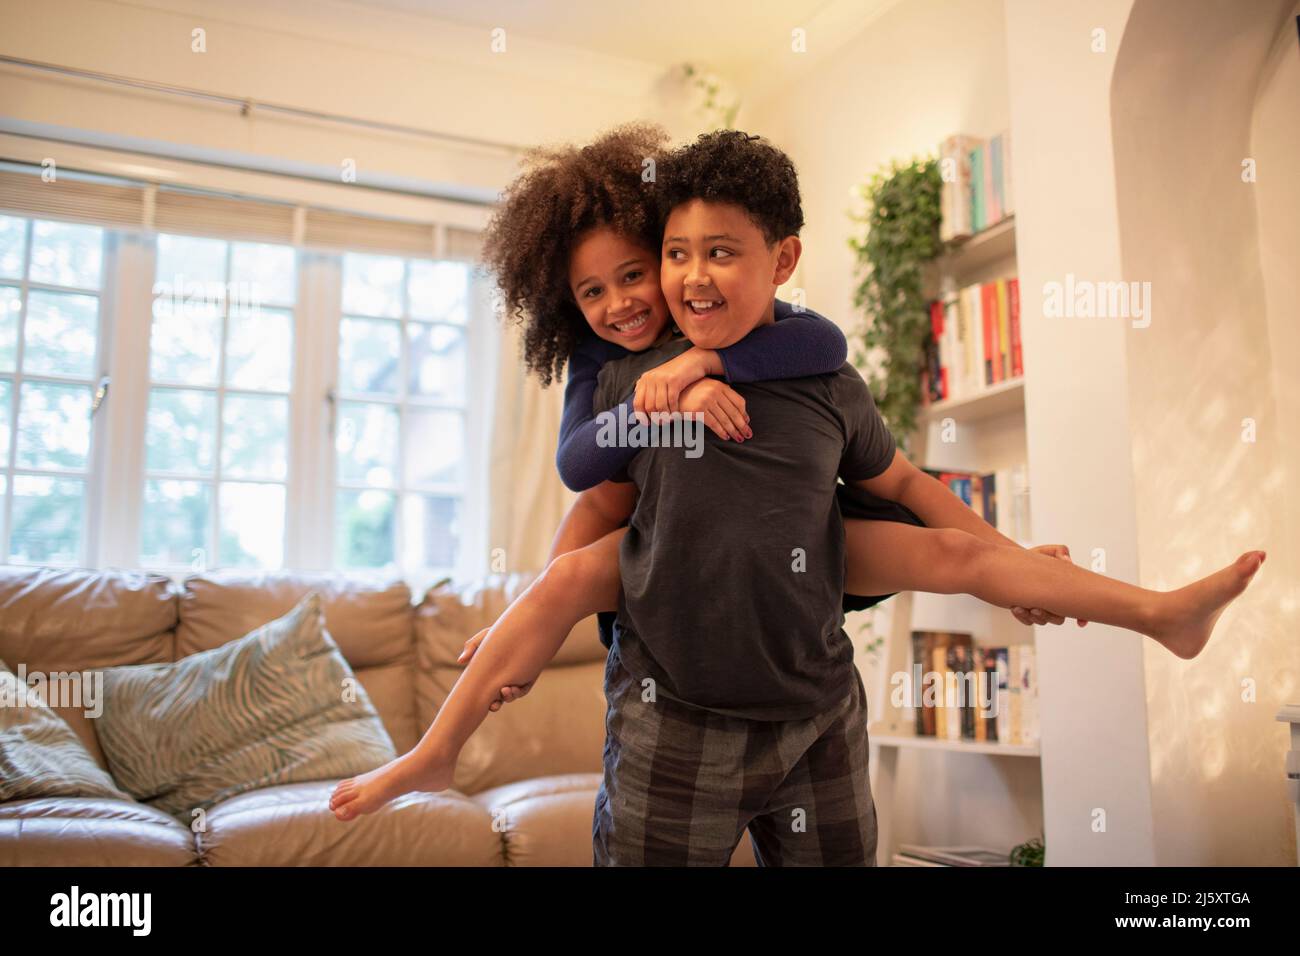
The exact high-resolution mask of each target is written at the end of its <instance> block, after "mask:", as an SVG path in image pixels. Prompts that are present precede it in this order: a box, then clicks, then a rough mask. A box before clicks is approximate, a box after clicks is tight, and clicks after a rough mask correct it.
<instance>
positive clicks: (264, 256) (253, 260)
mask: <svg viewBox="0 0 1300 956" xmlns="http://www.w3.org/2000/svg"><path fill="white" fill-rule="evenodd" d="M230 281H231V283H232V284H233V287H234V297H235V298H236V300H237V301H238V302H240V303H243V304H244V305H245V306H249V305H291V304H293V302H294V301H296V299H297V295H296V291H297V285H298V282H297V273H296V271H295V270H294V261H293V247H292V246H272V245H266V244H265V243H257V242H236V243H234V244H233V245H232V246H231V247H230Z"/></svg>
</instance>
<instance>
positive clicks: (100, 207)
mask: <svg viewBox="0 0 1300 956" xmlns="http://www.w3.org/2000/svg"><path fill="white" fill-rule="evenodd" d="M0 213H12V214H18V215H23V216H30V217H34V218H39V219H59V220H65V221H70V222H81V223H88V224H91V225H97V226H106V227H110V228H127V229H143V230H151V231H158V232H169V233H178V234H182V235H197V236H216V237H220V238H223V239H235V240H244V241H255V242H274V243H283V244H286V245H299V246H303V247H308V248H320V249H329V250H335V251H338V250H344V249H349V250H356V251H361V252H374V253H381V254H389V255H403V256H422V257H429V258H446V259H459V260H471V261H472V260H476V259H477V258H478V255H479V252H480V250H481V248H482V238H481V235H480V233H478V232H477V231H475V230H473V229H465V228H462V227H458V226H446V227H441V226H439V224H437V223H432V222H419V221H414V220H406V219H391V218H381V217H377V216H367V215H362V214H359V213H353V212H347V211H345V210H338V209H324V208H317V207H313V206H296V205H294V204H292V203H285V202H276V201H273V200H267V199H262V198H258V197H251V196H236V195H229V194H224V193H217V192H209V191H205V190H199V189H189V188H177V187H173V186H166V185H154V184H151V183H147V182H139V181H134V180H127V179H114V178H109V177H105V176H96V175H92V174H86V173H79V172H76V171H72V170H63V169H59V170H58V171H57V174H56V178H55V181H53V182H45V181H43V180H42V178H41V170H40V168H39V167H34V166H28V165H23V164H17V163H4V164H0Z"/></svg>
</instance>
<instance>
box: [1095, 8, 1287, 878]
mask: <svg viewBox="0 0 1300 956" xmlns="http://www.w3.org/2000/svg"><path fill="white" fill-rule="evenodd" d="M1293 6H1294V0H1273V2H1257V3H1254V4H1252V5H1251V9H1250V15H1249V16H1244V15H1243V13H1242V9H1241V8H1240V7H1238V6H1235V5H1232V4H1225V3H1222V2H1220V0H1189V2H1187V3H1184V4H1181V5H1180V6H1179V7H1178V8H1177V9H1176V10H1175V9H1173V8H1170V7H1169V6H1168V5H1166V4H1161V3H1158V2H1151V0H1137V2H1136V3H1135V4H1134V6H1133V14H1132V16H1131V18H1130V20H1129V24H1128V29H1127V31H1126V32H1125V35H1124V41H1123V47H1122V48H1121V50H1120V56H1119V63H1118V65H1117V67H1116V70H1115V77H1114V87H1113V90H1112V97H1111V100H1112V104H1113V117H1114V128H1115V162H1116V169H1117V173H1118V175H1117V179H1116V184H1117V189H1118V198H1119V210H1120V240H1121V241H1120V244H1121V248H1122V256H1123V273H1124V275H1123V278H1124V279H1126V280H1128V281H1142V282H1149V283H1150V284H1151V289H1152V300H1151V301H1152V308H1151V312H1150V325H1149V326H1147V327H1145V328H1132V327H1130V328H1129V330H1128V332H1127V338H1128V342H1127V352H1128V359H1129V361H1128V394H1129V402H1130V416H1131V423H1132V429H1133V434H1132V445H1133V453H1132V454H1133V463H1134V473H1135V475H1136V482H1135V492H1136V494H1135V500H1136V503H1137V513H1138V538H1137V544H1138V553H1139V554H1140V556H1141V562H1140V566H1141V575H1140V581H1139V583H1141V584H1143V585H1144V586H1147V587H1152V588H1156V589H1159V590H1168V589H1170V588H1175V587H1179V586H1181V585H1183V584H1185V583H1187V582H1188V581H1190V580H1194V579H1195V578H1198V577H1201V576H1203V575H1205V574H1208V573H1209V572H1211V571H1212V570H1214V569H1216V568H1218V567H1221V566H1223V565H1225V564H1228V563H1229V562H1231V561H1232V560H1233V559H1235V558H1236V557H1237V556H1238V555H1239V554H1241V553H1242V552H1243V551H1247V550H1250V549H1253V548H1263V549H1265V550H1267V551H1268V561H1267V563H1266V564H1265V565H1264V568H1263V570H1262V571H1261V572H1260V574H1259V575H1258V577H1257V578H1256V580H1255V581H1254V583H1252V585H1251V587H1250V590H1248V591H1247V592H1246V594H1245V595H1243V596H1242V598H1240V599H1239V600H1238V601H1237V602H1235V603H1234V604H1233V605H1232V606H1231V607H1229V608H1228V609H1227V610H1226V611H1225V612H1224V614H1223V616H1222V617H1221V618H1220V620H1219V623H1218V626H1217V628H1216V630H1215V635H1214V638H1213V640H1212V641H1211V642H1210V644H1209V646H1208V647H1207V648H1206V649H1205V651H1204V652H1203V653H1202V654H1201V656H1199V657H1198V658H1197V659H1196V660H1195V661H1191V662H1186V661H1181V660H1178V659H1177V658H1174V657H1173V656H1172V655H1170V654H1168V653H1166V652H1165V651H1164V650H1163V649H1161V648H1159V647H1158V646H1156V645H1155V644H1154V643H1152V642H1148V646H1147V648H1146V653H1145V656H1146V685H1147V711H1148V721H1149V740H1150V751H1151V778H1152V811H1153V814H1154V828H1155V839H1156V859H1157V862H1158V863H1159V864H1161V865H1175V866H1190V865H1202V866H1203V865H1207V864H1209V865H1261V864H1262V865H1274V866H1278V865H1290V864H1293V863H1294V862H1295V841H1294V834H1293V832H1292V829H1293V826H1294V822H1293V814H1292V810H1291V805H1290V803H1289V802H1288V800H1287V796H1286V788H1285V779H1284V773H1283V766H1284V763H1283V761H1284V754H1285V751H1286V749H1287V732H1286V729H1285V726H1284V725H1280V724H1278V723H1277V721H1276V720H1275V715H1276V713H1277V711H1278V709H1279V708H1280V707H1281V706H1282V705H1283V704H1286V703H1288V702H1289V701H1291V700H1294V699H1295V694H1296V690H1297V686H1296V683H1297V663H1300V660H1298V659H1297V654H1296V638H1295V628H1296V624H1297V610H1298V609H1297V606H1296V603H1295V600H1296V581H1297V579H1298V578H1300V562H1298V558H1300V555H1298V554H1297V551H1296V542H1297V540H1300V524H1297V521H1296V517H1297V512H1296V502H1295V488H1296V482H1297V479H1300V471H1297V468H1296V464H1297V457H1296V456H1297V454H1298V453H1300V449H1297V448H1296V443H1295V435H1296V417H1297V414H1300V404H1298V403H1297V400H1296V399H1297V392H1296V388H1295V382H1294V378H1295V359H1296V357H1297V356H1300V346H1298V342H1300V340H1298V339H1297V330H1296V308H1295V301H1296V300H1295V294H1296V291H1297V283H1296V274H1295V263H1296V262H1297V261H1300V241H1297V240H1298V238H1300V234H1298V233H1297V225H1296V223H1297V221H1300V192H1297V188H1296V183H1295V180H1296V173H1297V172H1298V171H1300V150H1298V149H1297V146H1298V145H1300V143H1298V138H1297V125H1300V124H1298V123H1297V117H1298V116H1300V83H1298V82H1297V81H1298V80H1300V51H1298V50H1297V45H1296V31H1295V21H1294V15H1293V14H1292V13H1291V12H1290V11H1291V8H1292V7H1293ZM1270 51H1272V52H1271V54H1270ZM1207 64H1212V66H1211V67H1210V68H1207ZM1188 103H1195V104H1196V108H1195V109H1186V108H1184V107H1185V104H1188ZM1248 158H1252V159H1254V160H1255V162H1256V170H1257V172H1258V177H1259V178H1258V181H1257V182H1255V183H1251V182H1244V181H1243V178H1242V173H1243V169H1242V163H1243V160H1245V159H1248ZM1265 263H1267V265H1268V272H1267V273H1266V272H1265V271H1264V270H1263V268H1262V266H1263V265H1264V264H1265ZM1269 279H1271V283H1272V285H1271V288H1268V287H1266V280H1269ZM1266 293H1267V294H1266ZM1247 420H1249V421H1250V422H1253V429H1254V433H1253V435H1252V434H1251V433H1250V432H1248V431H1247V430H1246V428H1247V426H1246V425H1245V422H1246V421H1247ZM1251 685H1253V690H1252V687H1251Z"/></svg>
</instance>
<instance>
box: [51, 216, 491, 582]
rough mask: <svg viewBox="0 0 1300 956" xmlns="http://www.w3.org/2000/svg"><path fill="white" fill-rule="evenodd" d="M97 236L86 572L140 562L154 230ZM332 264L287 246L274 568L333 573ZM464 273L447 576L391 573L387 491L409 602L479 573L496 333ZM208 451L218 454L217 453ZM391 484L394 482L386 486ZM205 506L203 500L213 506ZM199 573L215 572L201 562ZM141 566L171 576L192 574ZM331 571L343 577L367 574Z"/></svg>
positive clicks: (483, 563)
mask: <svg viewBox="0 0 1300 956" xmlns="http://www.w3.org/2000/svg"><path fill="white" fill-rule="evenodd" d="M37 218H39V217H37ZM105 236H106V239H105V253H104V263H105V269H106V274H105V276H104V282H103V285H102V289H101V293H100V294H101V308H100V315H101V328H102V329H103V330H104V331H103V332H101V338H100V355H101V359H100V363H99V364H100V365H101V367H102V369H103V371H102V372H101V374H107V375H108V376H109V377H110V379H111V385H110V387H109V394H108V397H107V398H106V400H105V401H104V403H103V405H102V406H101V408H100V414H98V415H96V416H95V420H94V422H93V428H92V439H91V441H92V459H93V460H92V464H91V468H92V478H95V479H98V480H97V481H96V484H95V487H94V488H93V489H92V488H90V487H89V486H88V489H87V499H88V500H87V506H86V513H87V516H88V518H90V519H91V524H90V525H89V530H88V533H87V536H86V539H85V540H86V563H87V565H88V566H90V567H127V568H138V567H140V566H141V565H140V546H141V539H140V535H141V511H142V507H143V498H144V482H145V429H146V427H147V417H148V405H149V391H150V388H151V387H152V386H151V383H150V377H149V373H148V369H149V344H150V335H151V330H152V314H153V313H152V306H153V298H154V296H153V286H154V281H155V263H156V234H155V233H153V232H148V231H143V230H127V229H115V230H114V229H106V230H105ZM218 238H219V237H218ZM359 251H367V250H359ZM342 257H343V253H342V252H332V251H330V252H325V251H318V250H312V249H303V248H298V249H297V250H296V269H297V278H298V300H297V302H296V304H295V305H294V309H293V315H294V346H293V347H294V357H293V381H292V385H291V391H290V396H289V421H290V424H289V443H288V448H287V449H286V453H287V456H288V478H287V482H286V502H285V539H284V562H283V567H284V569H285V570H286V571H331V570H335V555H334V520H335V514H334V511H335V508H334V503H335V499H336V492H337V480H336V465H335V451H334V435H333V424H334V416H333V414H332V409H331V406H330V398H329V396H330V395H331V394H333V393H335V392H336V391H337V385H338V377H339V376H338V345H339V341H338V338H339V328H340V323H341V321H342V317H343V312H342V294H341V293H342V261H343V260H342ZM402 258H412V257H411V256H403V257H402ZM110 264H111V265H110ZM469 272H470V296H469V304H468V305H469V308H468V315H467V319H466V324H465V341H466V396H465V412H464V414H465V447H464V451H465V483H464V488H463V489H462V491H461V512H460V523H461V536H460V549H459V554H458V561H457V565H456V567H455V568H454V569H452V570H451V571H450V572H444V571H441V570H440V569H432V568H408V567H402V566H401V564H400V561H401V558H402V552H401V550H400V548H401V543H402V538H401V534H402V532H401V522H402V510H401V496H400V493H399V494H398V499H397V500H398V511H397V519H396V520H397V522H398V528H399V530H398V540H397V542H395V547H396V548H397V549H398V550H396V552H395V554H396V556H397V560H398V570H397V571H396V572H395V573H396V574H397V575H398V576H400V577H402V578H403V579H404V580H406V581H407V583H408V584H409V585H410V586H411V588H412V591H413V593H415V594H416V595H419V594H421V593H422V592H423V591H424V590H425V589H426V588H427V587H429V586H430V585H432V584H433V583H435V582H436V581H437V580H438V579H440V578H442V577H444V576H446V574H447V573H450V575H451V576H452V577H454V578H456V579H458V580H469V579H472V578H474V577H477V576H479V575H481V573H482V571H483V569H484V568H486V567H487V554H488V527H487V523H488V501H487V494H488V491H487V489H488V487H489V481H488V477H489V475H488V469H489V452H490V429H491V417H492V408H493V404H494V403H493V393H494V390H495V381H496V347H497V336H496V329H495V327H494V326H493V324H492V323H493V322H494V315H493V313H492V310H491V305H490V292H489V288H488V285H489V282H488V280H487V279H486V278H485V277H484V276H482V275H481V273H480V270H478V269H477V268H476V267H475V266H474V265H472V264H471V265H470V266H469ZM404 347H405V344H404ZM215 453H216V454H218V455H219V454H220V448H217V449H216V450H215ZM398 477H399V478H401V477H403V476H400V475H399V476H398ZM88 480H89V479H88ZM402 487H404V486H403V485H402V484H401V483H399V485H398V489H400V488H402ZM92 491H93V494H92ZM215 505H216V502H215V498H214V508H215ZM214 519H215V516H214ZM213 557H214V558H216V557H219V556H213ZM209 566H219V565H216V563H215V561H210V562H209ZM152 570H158V571H159V572H160V573H166V574H169V575H170V576H172V577H173V578H174V579H176V580H180V579H181V578H183V577H184V575H185V574H188V573H190V572H191V571H193V570H197V568H191V569H186V570H184V571H180V570H176V569H152ZM338 570H339V571H340V573H347V574H368V573H371V572H367V571H364V570H355V571H353V570H347V571H344V570H343V569H338Z"/></svg>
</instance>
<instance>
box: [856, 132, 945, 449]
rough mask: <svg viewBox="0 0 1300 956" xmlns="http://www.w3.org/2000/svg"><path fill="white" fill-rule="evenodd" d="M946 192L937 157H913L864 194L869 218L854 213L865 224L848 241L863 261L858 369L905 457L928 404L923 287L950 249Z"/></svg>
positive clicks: (859, 265)
mask: <svg viewBox="0 0 1300 956" xmlns="http://www.w3.org/2000/svg"><path fill="white" fill-rule="evenodd" d="M942 190H943V182H942V179H941V177H940V175H939V162H938V160H937V159H935V158H934V157H928V158H925V159H913V160H912V161H911V162H910V163H908V164H907V165H905V166H904V165H900V164H899V163H898V162H896V161H895V162H894V163H892V164H891V165H890V167H889V169H888V170H881V171H880V172H877V173H876V174H875V175H873V176H872V177H871V181H870V182H869V183H868V184H867V185H866V186H865V187H863V188H860V189H859V194H860V195H861V196H862V197H863V199H865V200H866V202H867V210H866V212H865V213H864V214H857V213H855V212H853V211H852V210H850V212H849V217H850V218H851V219H853V220H854V221H855V222H860V223H863V224H864V226H865V232H864V234H863V235H862V237H861V238H857V237H851V238H850V239H849V248H850V249H852V250H853V252H854V255H855V257H856V260H857V268H856V269H855V275H856V276H859V277H860V281H859V283H858V286H857V288H856V289H855V290H854V295H853V304H854V306H856V307H857V308H858V309H859V310H861V311H862V312H863V313H864V315H865V321H864V323H863V325H862V328H861V330H860V331H859V332H858V341H857V342H855V351H854V356H853V363H854V364H855V365H857V366H858V368H859V369H863V370H864V371H866V374H867V384H868V385H869V386H870V388H871V394H872V397H873V398H874V399H875V401H876V407H877V408H878V409H879V410H880V414H881V417H882V418H884V420H885V424H887V425H888V426H889V430H890V431H891V432H892V433H893V435H894V440H895V441H896V442H897V443H898V446H899V448H900V449H902V450H903V451H904V452H906V450H907V444H908V440H909V438H910V437H911V434H912V432H913V430H914V429H915V428H916V412H917V408H918V406H919V405H920V403H921V364H922V362H923V360H924V354H925V340H926V336H927V335H929V334H930V312H929V308H928V306H927V303H926V299H925V295H924V292H923V288H922V287H923V284H924V281H925V277H924V271H925V266H926V264H927V263H928V262H930V260H932V259H934V258H935V257H936V256H938V255H939V253H940V252H941V251H942V249H943V243H942V242H941V241H940V239H939V218H940V195H941V193H942ZM877 347H879V348H880V349H881V353H882V355H883V360H882V362H881V368H880V370H879V371H877V370H875V369H869V368H868V365H867V363H868V361H869V359H868V356H869V355H870V353H871V352H872V350H874V349H875V348H877Z"/></svg>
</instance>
